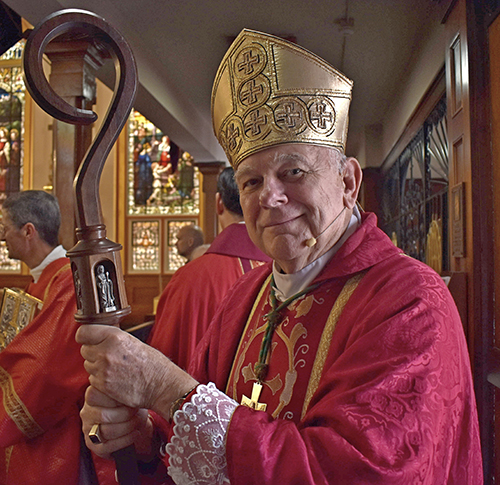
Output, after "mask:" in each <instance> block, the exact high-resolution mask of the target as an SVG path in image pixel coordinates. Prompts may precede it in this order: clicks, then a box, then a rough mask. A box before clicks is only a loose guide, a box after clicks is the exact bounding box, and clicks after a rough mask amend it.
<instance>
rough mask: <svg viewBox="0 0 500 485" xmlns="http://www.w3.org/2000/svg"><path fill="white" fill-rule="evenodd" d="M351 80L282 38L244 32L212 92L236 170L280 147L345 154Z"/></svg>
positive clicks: (215, 118) (219, 132)
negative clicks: (331, 149)
mask: <svg viewBox="0 0 500 485" xmlns="http://www.w3.org/2000/svg"><path fill="white" fill-rule="evenodd" d="M351 91H352V81H351V80H350V79H348V78H347V77H345V76H344V75H343V74H341V73H340V72H338V71H337V70H336V69H334V68H333V67H332V66H330V64H328V63H327V62H325V61H324V60H323V59H321V58H320V57H318V56H317V55H315V54H313V53H312V52H310V51H308V50H306V49H304V48H303V47H300V46H298V45H296V44H293V43H291V42H287V41H285V40H283V39H280V38H279V37H275V36H273V35H269V34H264V33H262V32H255V31H252V30H246V29H244V30H242V31H241V32H240V34H239V35H238V37H236V39H235V41H234V42H233V43H232V45H231V47H230V48H229V50H228V51H227V53H226V55H225V56H224V59H222V62H221V64H220V66H219V69H218V71H217V74H216V76H215V81H214V85H213V88H212V122H213V126H214V132H215V136H216V137H217V139H218V140H219V143H220V144H221V146H222V148H223V149H224V151H225V152H226V155H227V158H228V160H229V162H230V163H231V165H232V166H233V167H234V168H236V167H237V166H238V165H239V163H240V162H241V161H242V160H243V159H244V158H245V157H248V156H249V155H251V154H252V153H255V152H257V151H260V150H264V149H266V148H269V147H271V146H275V145H278V144H281V143H314V144H316V145H324V146H330V147H335V148H338V149H339V150H341V151H342V152H344V149H345V142H346V137H347V126H348V120H349V103H350V102H351Z"/></svg>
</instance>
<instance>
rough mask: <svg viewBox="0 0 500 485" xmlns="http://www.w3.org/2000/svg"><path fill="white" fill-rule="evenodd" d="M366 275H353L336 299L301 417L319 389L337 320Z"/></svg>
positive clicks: (317, 354) (317, 356)
mask: <svg viewBox="0 0 500 485" xmlns="http://www.w3.org/2000/svg"><path fill="white" fill-rule="evenodd" d="M364 275H365V273H359V274H357V275H355V276H353V277H352V278H351V279H349V281H348V282H347V283H346V284H345V285H344V288H342V291H341V292H340V295H339V296H338V298H337V300H336V301H335V304H334V305H333V308H332V311H331V312H330V315H329V316H328V320H327V322H326V325H325V328H324V330H323V334H322V335H321V340H320V342H319V346H318V351H317V353H316V359H315V360H314V364H313V368H312V372H311V377H310V379H309V384H308V386H307V391H306V396H305V399H304V406H303V408H302V415H301V419H303V418H304V416H305V414H306V411H307V408H308V407H309V403H310V402H311V398H312V397H313V395H314V393H315V392H316V390H317V389H318V385H319V380H320V379H321V375H322V374H323V368H324V366H325V361H326V357H327V355H328V352H329V350H330V342H331V340H332V335H333V331H334V330H335V327H336V326H337V322H338V321H339V318H340V315H341V314H342V311H343V310H344V307H345V305H346V304H347V302H348V301H349V298H350V297H351V295H352V294H353V293H354V290H355V289H356V288H357V287H358V285H359V282H360V281H361V279H362V278H363V276H364Z"/></svg>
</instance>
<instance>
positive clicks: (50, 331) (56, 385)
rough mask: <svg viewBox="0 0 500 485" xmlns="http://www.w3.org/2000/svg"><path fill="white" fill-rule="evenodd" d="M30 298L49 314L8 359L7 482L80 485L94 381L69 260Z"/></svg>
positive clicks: (1, 361) (2, 477)
mask: <svg viewBox="0 0 500 485" xmlns="http://www.w3.org/2000/svg"><path fill="white" fill-rule="evenodd" d="M27 291H28V293H30V294H31V295H33V296H35V297H37V298H39V299H40V300H42V301H43V307H42V310H41V312H40V313H39V315H38V316H36V317H35V318H34V319H33V321H32V322H31V323H30V324H29V325H28V326H27V327H25V328H24V329H23V330H22V331H21V332H20V333H19V335H17V336H16V337H15V338H14V340H13V341H12V342H11V343H10V344H9V345H8V346H7V348H6V349H5V350H3V351H2V352H1V353H0V378H1V388H2V394H3V400H2V404H1V406H0V447H2V448H3V458H2V460H1V461H0V482H1V483H2V484H16V485H18V484H25V483H26V484H28V483H37V484H47V485H49V484H50V485H53V484H55V483H61V484H62V483H68V484H69V483H77V481H78V472H79V455H80V435H81V431H80V429H81V424H80V418H79V410H80V407H81V404H82V402H83V395H84V391H85V388H86V387H87V386H88V375H86V372H85V369H84V368H83V359H82V357H81V356H80V346H79V345H78V344H77V343H76V342H75V332H76V328H77V326H76V323H75V319H74V314H75V312H76V302H75V293H74V289H73V278H72V275H71V270H70V265H69V260H68V259H66V258H61V259H58V260H56V261H53V262H52V263H51V264H49V265H48V266H47V267H46V268H45V270H44V271H43V273H42V274H41V276H40V279H39V281H38V282H37V283H36V284H35V283H32V284H31V285H30V286H29V288H28V290H27Z"/></svg>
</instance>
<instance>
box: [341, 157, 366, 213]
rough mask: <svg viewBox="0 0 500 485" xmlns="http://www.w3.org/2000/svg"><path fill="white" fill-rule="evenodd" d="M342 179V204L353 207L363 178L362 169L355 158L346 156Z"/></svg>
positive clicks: (349, 207)
mask: <svg viewBox="0 0 500 485" xmlns="http://www.w3.org/2000/svg"><path fill="white" fill-rule="evenodd" d="M342 180H343V182H344V197H343V200H344V205H345V206H346V207H347V208H348V209H353V208H354V206H355V205H356V199H357V198H358V193H359V189H360V187H361V181H362V180H363V171H362V170H361V166H360V165H359V162H358V161H357V160H356V159H355V158H353V157H349V158H347V160H346V162H345V166H344V174H343V178H342Z"/></svg>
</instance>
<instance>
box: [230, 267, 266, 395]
mask: <svg viewBox="0 0 500 485" xmlns="http://www.w3.org/2000/svg"><path fill="white" fill-rule="evenodd" d="M271 277H272V273H271V274H270V275H269V276H268V277H267V278H266V280H265V281H264V284H263V285H262V287H261V289H260V291H259V294H258V295H257V298H256V299H255V302H254V304H253V307H252V311H251V312H250V315H249V317H248V320H247V324H246V325H245V330H244V331H243V333H242V335H243V338H241V339H240V343H239V345H238V349H237V351H236V355H239V356H240V357H239V359H237V361H235V362H234V364H233V368H232V369H231V372H230V374H229V380H228V387H227V388H226V394H227V395H228V396H230V395H232V397H233V399H235V400H238V397H237V392H236V383H237V379H235V378H234V377H233V376H236V375H238V374H239V372H240V369H241V366H242V365H243V361H244V359H245V354H246V351H247V349H245V352H240V350H241V347H242V345H243V341H244V336H245V335H246V333H247V331H248V327H249V326H250V322H251V321H252V317H253V315H254V313H255V311H256V310H257V308H258V307H259V305H260V303H261V300H262V295H263V294H264V292H265V291H266V289H267V288H268V287H269V282H270V281H271ZM265 328H266V325H265V324H264V325H262V326H261V327H259V328H258V329H257V334H258V333H263V332H264V331H265ZM257 334H256V335H257ZM254 338H255V335H254V336H253V337H252V338H251V339H249V341H248V343H247V348H248V346H249V345H250V344H251V343H252V340H253V339H254ZM231 381H233V392H232V394H230V389H229V383H230V382H231Z"/></svg>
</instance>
